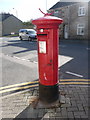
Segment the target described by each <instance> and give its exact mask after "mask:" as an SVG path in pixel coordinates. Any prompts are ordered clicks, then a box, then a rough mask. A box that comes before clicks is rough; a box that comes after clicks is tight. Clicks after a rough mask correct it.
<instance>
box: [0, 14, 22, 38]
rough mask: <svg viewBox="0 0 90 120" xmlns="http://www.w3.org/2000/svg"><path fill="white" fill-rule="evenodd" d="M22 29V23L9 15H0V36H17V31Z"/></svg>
mask: <svg viewBox="0 0 90 120" xmlns="http://www.w3.org/2000/svg"><path fill="white" fill-rule="evenodd" d="M21 28H23V23H22V21H21V20H19V19H18V18H17V17H15V16H14V15H11V14H6V13H2V14H0V36H4V35H10V34H12V33H14V34H18V31H19V29H21Z"/></svg>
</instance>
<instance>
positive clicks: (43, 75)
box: [32, 15, 63, 86]
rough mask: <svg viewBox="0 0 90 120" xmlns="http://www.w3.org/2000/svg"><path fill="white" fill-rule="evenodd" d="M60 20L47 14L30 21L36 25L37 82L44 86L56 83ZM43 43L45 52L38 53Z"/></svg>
mask: <svg viewBox="0 0 90 120" xmlns="http://www.w3.org/2000/svg"><path fill="white" fill-rule="evenodd" d="M62 22H63V20H62V19H60V18H57V17H53V16H48V15H45V16H44V17H41V18H38V19H36V20H33V21H32V23H33V24H35V25H36V26H37V38H38V66H39V67H38V68H39V82H40V84H42V85H45V86H51V85H56V84H57V83H58V39H59V36H58V26H59V24H61V23H62ZM40 41H41V42H40ZM45 45H46V53H43V52H41V53H40V50H41V51H42V49H43V48H41V49H40V47H42V46H45ZM44 52H45V50H44Z"/></svg>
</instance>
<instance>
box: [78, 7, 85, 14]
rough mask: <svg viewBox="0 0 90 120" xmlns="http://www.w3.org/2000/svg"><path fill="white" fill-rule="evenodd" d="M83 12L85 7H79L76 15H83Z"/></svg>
mask: <svg viewBox="0 0 90 120" xmlns="http://www.w3.org/2000/svg"><path fill="white" fill-rule="evenodd" d="M85 14H86V10H85V7H79V9H78V16H85Z"/></svg>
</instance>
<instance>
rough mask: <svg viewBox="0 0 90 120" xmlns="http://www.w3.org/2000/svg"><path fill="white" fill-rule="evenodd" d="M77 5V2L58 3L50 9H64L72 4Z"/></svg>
mask: <svg viewBox="0 0 90 120" xmlns="http://www.w3.org/2000/svg"><path fill="white" fill-rule="evenodd" d="M75 3H77V2H57V3H56V4H55V5H54V6H52V7H51V8H50V9H55V8H60V7H64V6H69V5H72V4H75ZM50 9H49V10H50Z"/></svg>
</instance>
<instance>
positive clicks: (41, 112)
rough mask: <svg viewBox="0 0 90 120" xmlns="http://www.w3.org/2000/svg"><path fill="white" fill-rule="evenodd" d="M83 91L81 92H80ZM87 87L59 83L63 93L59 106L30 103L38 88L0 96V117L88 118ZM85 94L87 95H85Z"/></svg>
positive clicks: (37, 118) (59, 119)
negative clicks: (44, 106)
mask: <svg viewBox="0 0 90 120" xmlns="http://www.w3.org/2000/svg"><path fill="white" fill-rule="evenodd" d="M81 91H83V94H82V93H81V94H80V92H81ZM87 93H88V89H87V86H86V87H83V86H78V85H77V86H76V85H75V86H74V85H73V86H71V85H60V94H63V97H62V101H64V100H65V103H63V104H62V105H61V106H57V107H56V108H36V109H34V108H33V106H32V103H33V102H34V100H35V99H36V98H37V97H38V94H39V92H38V88H30V89H29V90H28V91H24V92H19V93H17V94H13V95H9V96H6V97H1V98H0V100H2V102H1V103H2V104H1V105H0V106H1V108H2V109H1V112H0V115H1V116H0V117H1V118H12V119H17V118H25V119H26V118H29V120H33V119H36V120H44V119H46V118H47V119H48V120H54V119H55V120H63V119H66V118H67V119H68V120H69V119H82V118H84V119H87V120H88V119H89V116H88V94H87ZM86 94H87V95H86Z"/></svg>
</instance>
